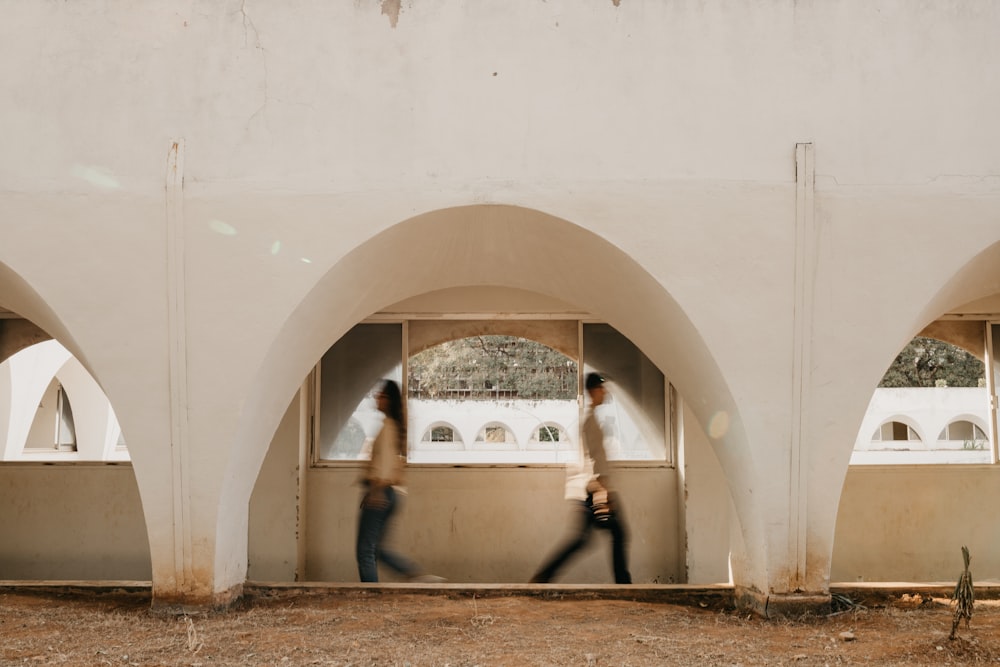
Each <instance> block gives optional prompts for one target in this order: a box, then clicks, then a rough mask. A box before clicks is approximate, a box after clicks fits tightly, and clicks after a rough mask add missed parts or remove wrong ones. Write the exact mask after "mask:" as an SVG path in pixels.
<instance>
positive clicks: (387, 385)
mask: <svg viewBox="0 0 1000 667" xmlns="http://www.w3.org/2000/svg"><path fill="white" fill-rule="evenodd" d="M375 403H376V405H377V406H378V409H379V410H380V411H382V412H383V413H385V415H386V416H387V417H391V418H392V419H394V420H396V421H397V422H398V423H400V424H402V423H403V395H402V394H401V393H400V391H399V385H398V384H396V383H395V382H393V381H392V380H386V381H385V382H383V383H382V388H381V389H380V390H379V392H378V393H377V394H375Z"/></svg>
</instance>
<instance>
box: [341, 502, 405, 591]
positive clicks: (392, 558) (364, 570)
mask: <svg viewBox="0 0 1000 667" xmlns="http://www.w3.org/2000/svg"><path fill="white" fill-rule="evenodd" d="M383 493H384V494H385V498H386V501H387V502H386V504H385V507H381V508H373V507H365V504H364V503H362V507H361V518H360V519H359V521H358V541H357V547H356V551H355V553H356V556H357V559H358V576H359V577H360V578H361V581H363V582H373V583H374V582H378V564H379V563H380V562H381V563H384V564H385V565H388V566H389V567H390V568H392V569H393V570H395V571H396V572H399V573H400V574H403V575H406V576H410V577H412V576H415V575H416V574H417V568H416V566H415V565H414V564H413V563H411V562H410V561H409V560H407V559H406V558H404V557H403V556H401V555H399V554H397V553H394V552H392V551H389V550H388V549H385V548H383V546H382V541H383V539H384V538H385V534H386V531H387V530H388V528H389V519H390V518H392V515H393V514H394V513H395V511H396V508H397V506H398V505H399V497H398V494H397V493H396V490H395V489H393V488H392V487H391V486H390V487H388V488H386V489H385V490H384V491H383Z"/></svg>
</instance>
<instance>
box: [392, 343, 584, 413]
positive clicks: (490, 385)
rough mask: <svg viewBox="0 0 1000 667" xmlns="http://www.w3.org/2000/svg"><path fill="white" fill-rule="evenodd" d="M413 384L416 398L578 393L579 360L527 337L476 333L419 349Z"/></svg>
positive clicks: (413, 360)
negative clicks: (577, 362) (577, 363)
mask: <svg viewBox="0 0 1000 667" xmlns="http://www.w3.org/2000/svg"><path fill="white" fill-rule="evenodd" d="M408 384H409V390H410V396H413V397H416V398H431V399H444V398H464V399H479V400H490V399H497V398H533V399H572V398H575V397H576V392H577V365H576V362H575V361H574V360H572V359H570V358H569V357H567V356H566V355H564V354H562V353H561V352H558V351H556V350H553V349H552V348H550V347H547V346H545V345H542V344H541V343H538V342H535V341H532V340H528V339H526V338H517V337H514V336H472V337H470V338H462V339H459V340H453V341H448V342H446V343H442V344H440V345H436V346H434V347H431V348H428V349H426V350H424V351H422V352H420V353H418V354H415V355H413V356H412V357H411V358H410V363H409V382H408Z"/></svg>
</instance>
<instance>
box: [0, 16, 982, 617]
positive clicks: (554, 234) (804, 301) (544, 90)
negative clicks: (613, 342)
mask: <svg viewBox="0 0 1000 667" xmlns="http://www.w3.org/2000/svg"><path fill="white" fill-rule="evenodd" d="M7 9H8V12H7V20H5V21H4V22H3V24H2V25H0V44H2V45H3V46H2V47H0V49H2V55H3V58H0V90H3V91H4V92H5V95H3V96H0V125H2V126H3V127H4V128H5V129H6V130H7V134H6V136H7V142H6V143H5V146H4V150H3V151H2V152H0V307H2V308H4V309H5V311H12V312H15V313H17V314H18V315H20V316H22V317H24V318H27V319H28V320H30V321H31V322H33V323H34V324H35V325H37V326H38V327H40V328H41V329H42V330H43V331H44V332H45V333H46V334H48V335H51V336H53V337H55V338H56V339H58V340H59V341H60V342H61V343H62V344H63V345H65V346H66V348H67V349H69V350H70V351H71V352H72V353H73V355H74V356H75V357H76V358H77V359H78V360H79V361H80V363H81V364H82V365H83V367H84V368H86V369H87V371H89V372H90V373H91V374H92V375H93V377H94V378H95V380H96V381H97V382H98V384H99V385H100V387H101V388H102V390H103V391H104V392H105V393H106V395H107V396H108V398H109V400H110V401H111V404H112V405H113V407H114V410H115V414H116V415H117V417H118V420H119V422H120V424H121V427H122V430H123V433H124V436H125V439H126V440H127V442H128V444H129V451H130V454H131V458H132V463H133V471H134V478H135V483H136V486H137V492H138V496H139V499H140V502H141V508H142V515H143V517H144V520H145V527H146V535H147V538H148V539H147V544H148V548H149V559H150V568H151V574H150V576H151V578H152V581H153V587H154V592H155V597H156V598H157V599H158V600H163V601H165V602H175V601H183V602H189V603H218V602H226V601H228V600H231V599H232V598H233V597H234V596H236V595H238V594H239V591H240V589H241V587H242V585H243V582H244V581H246V578H247V562H248V540H249V538H248V536H249V535H250V534H251V518H250V512H249V509H248V508H249V507H250V506H251V495H252V493H253V490H254V486H255V484H256V483H257V480H258V479H262V480H264V479H265V477H262V476H261V474H260V473H261V470H262V466H263V465H264V462H265V460H266V457H267V456H268V452H269V446H270V443H271V442H272V440H273V439H274V435H275V433H276V432H278V431H279V427H281V423H282V419H283V417H284V416H285V415H286V413H287V409H288V406H289V403H290V402H291V401H292V400H293V397H294V396H295V395H296V392H297V391H298V390H299V388H300V386H301V383H302V381H303V378H304V377H305V376H306V374H307V373H308V372H309V370H310V369H311V368H312V367H313V365H314V364H315V363H316V361H317V360H318V359H319V358H320V356H321V355H322V354H323V352H324V351H325V350H326V349H328V348H329V346H330V345H332V344H333V343H334V342H335V341H336V340H337V339H338V338H339V337H340V336H341V335H343V334H344V332H346V331H347V330H349V329H350V328H351V327H352V326H353V325H355V324H357V323H358V322H360V321H362V320H364V319H366V318H368V317H371V316H372V315H373V314H376V313H378V312H379V311H381V310H382V309H384V308H386V307H387V306H389V305H391V304H394V303H398V302H401V301H404V300H406V299H411V298H417V297H420V296H421V295H425V294H428V293H433V292H435V291H438V290H443V289H448V288H455V287H481V286H498V287H502V288H511V289H516V290H526V291H531V292H536V293H540V294H542V295H543V296H545V297H548V298H552V299H557V300H559V301H561V302H564V303H567V304H570V306H571V307H572V308H573V309H575V310H577V311H579V312H581V313H585V314H586V315H587V317H588V318H591V319H593V320H594V321H600V322H607V323H609V324H611V325H612V326H614V327H615V328H616V329H618V330H619V331H620V332H622V333H623V334H624V335H625V336H626V337H628V338H629V339H630V340H632V341H633V342H634V343H635V344H636V345H637V346H638V347H639V348H640V349H642V350H643V352H644V353H645V354H646V355H647V356H648V358H649V359H650V360H651V361H652V362H653V363H654V364H655V365H656V366H657V367H658V368H659V369H660V370H662V371H663V373H664V375H665V376H667V377H668V378H670V381H671V382H672V383H673V385H674V386H675V387H676V389H677V391H678V394H679V396H680V397H681V398H682V399H683V401H684V402H685V406H686V410H687V414H688V416H689V417H690V419H689V420H688V421H689V422H691V423H692V427H693V425H697V428H698V429H700V431H701V433H702V434H704V436H705V442H706V443H707V444H708V446H709V447H711V453H712V455H713V456H714V459H715V461H717V463H718V466H719V470H720V471H721V476H719V477H714V476H711V475H706V476H701V477H699V475H698V474H692V476H691V477H690V479H691V480H692V482H695V481H699V480H700V482H699V483H708V480H710V479H711V480H713V482H712V483H713V484H715V483H716V482H720V481H721V483H722V485H724V488H718V489H716V488H715V487H714V486H713V488H712V490H711V492H710V493H709V492H708V491H707V490H706V489H699V491H701V492H704V495H705V496H707V497H711V503H712V504H713V505H714V504H719V505H724V504H725V502H726V501H720V500H718V498H720V497H726V496H725V495H724V494H727V495H728V502H731V503H732V505H731V509H732V522H731V523H730V528H731V529H732V530H731V532H730V536H729V537H730V539H729V540H728V541H729V542H730V547H731V548H732V552H731V557H730V558H729V562H730V563H731V567H732V573H733V580H734V582H735V583H736V585H737V586H738V587H740V588H741V589H742V590H744V591H747V592H748V593H749V594H750V595H751V596H757V597H758V598H767V597H768V596H781V595H787V594H790V593H792V592H795V591H806V592H812V593H817V594H820V595H822V594H823V593H824V592H826V591H827V588H828V584H829V581H830V577H831V569H832V563H833V561H834V546H835V542H836V533H837V532H838V528H837V526H838V521H840V520H841V518H842V517H841V516H840V515H839V514H838V512H839V511H841V510H840V508H841V507H842V503H841V491H842V489H843V488H844V485H845V480H847V479H848V463H849V458H850V451H851V448H852V443H853V442H854V439H855V436H856V434H857V430H858V426H859V424H860V422H861V419H862V418H863V415H864V412H865V407H866V404H867V401H868V399H869V397H870V389H871V388H873V387H874V386H875V384H876V383H877V381H878V378H879V377H880V376H881V374H882V373H883V372H884V370H885V368H886V366H887V365H888V363H889V362H891V360H892V358H893V357H894V355H895V354H896V353H897V352H898V351H899V349H900V348H901V347H902V346H903V345H904V344H905V343H906V341H908V340H909V339H910V338H911V337H912V336H914V335H915V334H916V333H918V332H919V331H920V330H922V329H923V328H924V327H925V326H927V325H928V324H929V323H931V322H933V321H934V320H935V319H937V318H939V317H940V316H942V315H944V314H947V313H949V312H951V311H953V310H954V309H956V308H959V307H961V306H962V305H963V304H967V303H969V302H973V301H976V300H979V299H984V298H987V297H990V296H993V295H996V294H1000V268H998V267H1000V221H998V217H997V211H998V210H1000V129H998V128H997V125H996V123H995V122H994V121H995V118H997V117H998V115H1000V88H998V87H997V86H996V85H995V82H996V80H997V75H998V71H997V70H998V68H1000V42H998V41H997V40H996V39H995V35H996V31H997V28H998V27H1000V6H998V5H995V4H992V3H983V2H980V1H978V0H957V1H956V2H951V3H937V4H933V3H932V4H926V3H925V4H922V5H920V6H914V5H912V4H909V3H899V2H896V1H895V0H876V1H874V2H873V1H870V0H848V1H845V2H837V3H812V4H806V5H804V4H802V3H788V2H784V1H779V0H766V1H764V2H745V3H738V2H737V3H725V4H706V3H702V2H698V1H696V0H681V1H680V2H670V3H662V2H653V1H641V0H634V1H632V0H623V1H622V2H589V3H582V4H581V3H578V2H573V1H571V0H555V1H552V2H545V3H534V2H531V3H518V4H517V5H516V7H512V6H511V4H510V3H509V2H501V1H499V0H491V1H487V2H480V3H475V4H469V3H460V2H454V1H452V0H414V2H412V3H409V4H403V3H391V2H389V3H382V4H381V5H380V4H377V3H327V2H320V1H319V0H294V1H293V2H291V3H281V4H261V5H257V4H254V3H253V2H249V3H248V2H242V1H241V2H236V1H235V0H233V1H228V2H221V3H220V2H203V1H196V2H192V3H188V4H186V5H184V6H183V7H178V6H174V5H159V6H146V5H143V6H141V7H140V6H125V5H108V4H106V3H101V2H94V1H89V0H85V1H83V2H75V3H70V4H60V3H18V4H16V5H13V6H11V7H9V8H7ZM522 303H524V304H526V303H527V300H525V301H524V302H522ZM519 308H520V306H517V305H515V307H514V308H513V309H512V310H518V309H519ZM986 315H988V316H989V317H995V316H996V315H997V313H995V312H992V313H986ZM282 428H283V427H282ZM697 460H698V459H692V465H693V464H694V463H693V462H694V461H697ZM701 460H702V461H705V462H706V465H707V462H708V461H711V457H705V458H703V459H701ZM681 472H682V473H683V472H684V471H683V470H682V471H681ZM3 474H5V475H8V474H15V475H21V474H22V472H18V473H9V472H8V471H6V470H5V471H4V473H3ZM284 474H285V473H279V474H278V477H281V476H282V475H284ZM538 474H539V476H543V477H544V476H545V474H546V473H544V472H539V473H538ZM282 481H284V480H282V479H278V480H273V479H268V480H267V484H273V483H276V482H282ZM308 481H311V480H307V482H308ZM428 483H429V482H428ZM679 484H680V481H679V479H678V480H658V481H657V482H656V485H655V487H651V490H650V491H649V494H651V496H652V499H653V501H654V502H653V504H656V505H659V504H660V501H659V499H660V498H661V497H662V498H667V497H673V496H674V490H675V489H681V488H683V487H680V486H676V485H679ZM661 485H662V486H661ZM324 486H325V483H323V482H320V483H317V484H314V485H313V489H312V491H316V492H323V489H324ZM541 486H544V487H545V488H546V489H549V488H550V485H549V484H547V483H546V484H544V485H541ZM672 486H674V488H672ZM848 486H849V487H853V483H850V484H849V485H848ZM333 487H336V488H338V489H339V488H340V486H339V482H338V483H335V484H334V485H333ZM11 488H12V489H13V490H12V491H11V492H10V494H9V495H6V496H5V497H4V500H3V504H6V505H11V504H12V503H16V501H15V500H13V498H15V497H16V494H17V489H20V488H23V482H22V481H20V480H18V481H17V482H16V484H15V485H14V486H13V487H11ZM307 488H309V487H308V484H307ZM310 493H311V492H310ZM544 493H550V491H544ZM716 493H717V494H720V495H718V496H716V495H714V494H716ZM852 493H854V492H853V491H852ZM676 495H677V496H678V497H680V496H682V494H681V493H680V492H679V491H678V492H677V493H676ZM330 500H334V498H332V497H331V498H330ZM337 502H339V499H337ZM452 504H453V505H457V502H456V501H454V500H452ZM845 507H846V506H845ZM310 509H311V508H310ZM324 509H328V508H326V507H325V506H324ZM413 509H414V510H418V511H419V508H418V507H417V497H416V496H415V497H414V505H413ZM8 511H9V508H8ZM281 511H287V509H285V508H282V510H281ZM680 516H681V513H680V512H679V511H678V513H677V517H678V518H677V519H676V520H677V522H678V526H681V525H682V524H683V526H684V527H683V529H681V528H679V529H678V532H679V533H681V534H689V535H690V534H693V535H694V537H695V538H696V543H697V544H714V543H715V540H716V538H715V537H714V536H713V535H705V534H704V533H698V532H697V528H695V530H694V532H693V533H692V532H691V522H690V521H689V520H687V519H686V518H685V519H684V520H682V519H681V518H679V517H680ZM275 521H278V522H280V521H281V517H277V516H276V517H275ZM307 525H308V524H307ZM282 530H285V531H287V526H283V528H282ZM666 534H670V531H669V530H668V531H667V533H666ZM414 539H417V536H414ZM671 539H672V538H671ZM664 548H666V549H667V550H668V551H672V550H673V545H672V544H670V543H664ZM678 549H679V550H680V551H685V552H687V551H686V549H684V548H681V547H680V546H679V545H678ZM699 549H700V547H699ZM689 558H690V555H689ZM714 558H716V556H714V555H713V559H714ZM283 559H284V556H283V555H281V554H278V555H269V556H267V558H266V559H263V560H261V561H260V563H261V567H264V563H265V562H267V563H270V564H269V565H268V567H272V566H275V567H277V566H281V567H284V560H283ZM678 562H679V561H678ZM716 563H717V561H715V560H713V564H712V565H711V566H710V567H709V568H708V570H706V571H707V572H715V571H716V570H717V569H718V568H717V565H716ZM251 566H252V565H251ZM848 570H851V571H854V570H858V568H853V567H852V568H848ZM858 571H860V570H858ZM650 572H651V573H652V572H653V570H652V569H651V570H650ZM849 573H850V572H848V574H849ZM651 576H653V575H652V574H651Z"/></svg>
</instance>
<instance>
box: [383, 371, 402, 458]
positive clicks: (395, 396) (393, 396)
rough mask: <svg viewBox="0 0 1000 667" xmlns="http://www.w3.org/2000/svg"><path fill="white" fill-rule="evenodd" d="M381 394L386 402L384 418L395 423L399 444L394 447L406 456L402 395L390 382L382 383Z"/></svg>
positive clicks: (394, 384)
mask: <svg viewBox="0 0 1000 667" xmlns="http://www.w3.org/2000/svg"><path fill="white" fill-rule="evenodd" d="M382 393H383V394H384V395H385V397H386V400H388V402H389V405H388V406H386V411H385V416H386V417H388V418H389V419H392V420H393V421H394V422H396V430H397V431H398V432H399V442H398V443H396V446H397V447H398V448H399V453H400V454H403V455H405V454H406V419H405V418H404V417H403V395H402V394H401V393H400V391H399V385H398V384H396V383H395V382H393V381H392V380H386V381H385V382H383V383H382Z"/></svg>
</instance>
